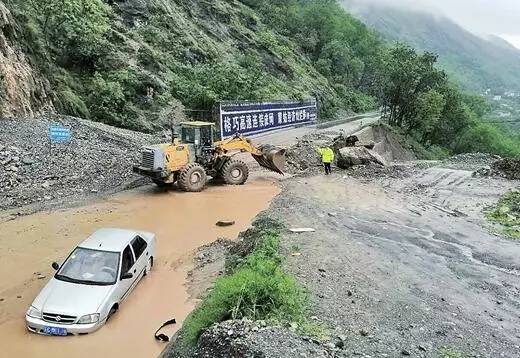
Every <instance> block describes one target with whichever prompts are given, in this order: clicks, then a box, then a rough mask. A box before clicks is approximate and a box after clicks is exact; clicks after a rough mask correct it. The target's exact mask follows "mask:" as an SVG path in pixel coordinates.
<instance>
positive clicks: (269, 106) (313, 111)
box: [219, 99, 318, 139]
mask: <svg viewBox="0 0 520 358" xmlns="http://www.w3.org/2000/svg"><path fill="white" fill-rule="evenodd" d="M219 109H220V114H219V117H220V132H221V133H222V138H223V139H224V138H229V137H232V136H234V135H235V134H241V135H246V136H247V135H252V134H257V133H262V132H267V131H272V130H276V129H281V128H286V127H294V126H297V125H302V124H310V123H313V122H316V120H317V119H318V107H317V104H316V100H315V99H309V100H306V101H301V102H298V101H293V102H291V101H276V102H264V103H260V102H249V101H243V102H221V103H220V108H219Z"/></svg>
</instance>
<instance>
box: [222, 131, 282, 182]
mask: <svg viewBox="0 0 520 358" xmlns="http://www.w3.org/2000/svg"><path fill="white" fill-rule="evenodd" d="M215 148H216V149H217V152H218V153H219V154H224V155H233V154H236V153H239V152H248V153H251V155H252V156H253V158H254V159H255V160H256V161H257V162H258V164H260V166H262V167H264V168H266V169H269V170H271V171H273V172H276V173H279V174H282V175H283V171H284V169H285V149H280V148H276V147H274V146H272V145H262V146H259V147H257V146H255V145H254V144H253V143H252V142H251V140H249V139H247V138H244V137H242V136H239V135H237V136H235V137H233V138H229V139H225V140H222V141H219V142H215Z"/></svg>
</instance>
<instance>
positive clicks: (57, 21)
mask: <svg viewBox="0 0 520 358" xmlns="http://www.w3.org/2000/svg"><path fill="white" fill-rule="evenodd" d="M29 5H30V7H31V8H32V10H33V11H34V12H35V13H36V14H37V18H38V20H39V22H40V27H41V31H42V33H43V36H44V37H45V40H46V42H47V44H48V46H49V47H50V48H51V49H52V50H54V51H55V53H56V54H57V55H58V56H60V57H61V60H62V61H63V62H72V63H88V62H90V61H91V59H92V58H93V57H95V56H96V54H97V53H98V51H100V50H101V49H102V48H103V46H104V43H105V35H106V34H107V32H108V30H109V29H110V23H109V18H110V15H111V11H112V9H111V8H110V6H108V5H107V4H105V3H104V2H103V1H102V0H45V1H42V0H30V2H29Z"/></svg>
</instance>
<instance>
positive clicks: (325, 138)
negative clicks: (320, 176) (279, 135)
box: [286, 132, 387, 173]
mask: <svg viewBox="0 0 520 358" xmlns="http://www.w3.org/2000/svg"><path fill="white" fill-rule="evenodd" d="M325 146H329V147H331V148H332V149H333V150H334V152H335V154H336V160H335V162H336V164H337V166H338V167H340V168H342V169H348V168H351V167H353V166H357V165H367V164H369V163H376V164H379V165H382V166H385V165H387V163H386V161H385V159H384V158H383V157H382V156H381V155H379V154H378V153H377V152H376V151H374V150H373V149H374V146H375V143H374V142H366V143H364V142H360V141H359V139H358V137H357V136H355V135H352V136H346V135H344V133H342V132H317V133H314V134H311V135H306V136H304V137H303V138H302V139H300V140H299V141H298V143H297V144H295V145H294V146H292V147H291V148H289V149H288V150H287V154H286V156H287V164H288V171H289V172H292V173H299V172H309V171H314V170H321V166H322V162H321V158H320V156H319V154H318V153H317V149H318V148H322V147H325Z"/></svg>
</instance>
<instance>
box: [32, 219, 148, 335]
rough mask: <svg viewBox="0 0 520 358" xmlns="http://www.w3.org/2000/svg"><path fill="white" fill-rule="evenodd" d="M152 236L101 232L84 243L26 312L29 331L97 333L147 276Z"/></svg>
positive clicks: (66, 333)
mask: <svg viewBox="0 0 520 358" xmlns="http://www.w3.org/2000/svg"><path fill="white" fill-rule="evenodd" d="M154 257H155V235H154V234H152V233H147V232H138V231H130V230H122V229H101V230H98V231H96V232H95V233H94V234H92V235H91V236H90V237H89V238H88V239H86V240H85V241H83V242H82V243H81V244H80V245H79V246H78V247H77V248H76V249H75V250H74V251H73V252H72V253H71V254H70V255H69V257H68V258H67V259H66V260H65V262H64V263H63V265H61V266H60V265H59V264H57V263H53V264H52V267H53V268H54V269H55V270H56V271H57V272H56V274H55V275H54V277H53V278H52V279H51V280H50V281H49V282H48V283H47V285H45V287H44V288H43V289H42V290H41V292H40V294H39V295H38V296H37V297H36V299H35V300H34V301H33V303H32V305H31V307H29V309H28V310H27V313H26V316H25V321H26V325H27V329H28V330H29V331H30V332H34V333H38V334H45V335H56V336H67V335H76V334H87V333H91V332H94V331H96V330H97V329H99V328H100V327H101V326H103V325H104V324H105V322H106V321H107V320H108V319H109V318H110V317H111V316H112V315H113V314H114V313H116V311H117V310H118V309H119V307H120V305H121V303H122V302H123V301H124V300H125V298H126V297H128V295H129V294H130V292H131V291H132V290H133V288H134V287H135V286H136V285H137V283H138V282H139V280H140V279H141V278H142V277H143V276H146V274H147V273H149V272H150V270H151V269H152V266H153V260H154Z"/></svg>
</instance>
